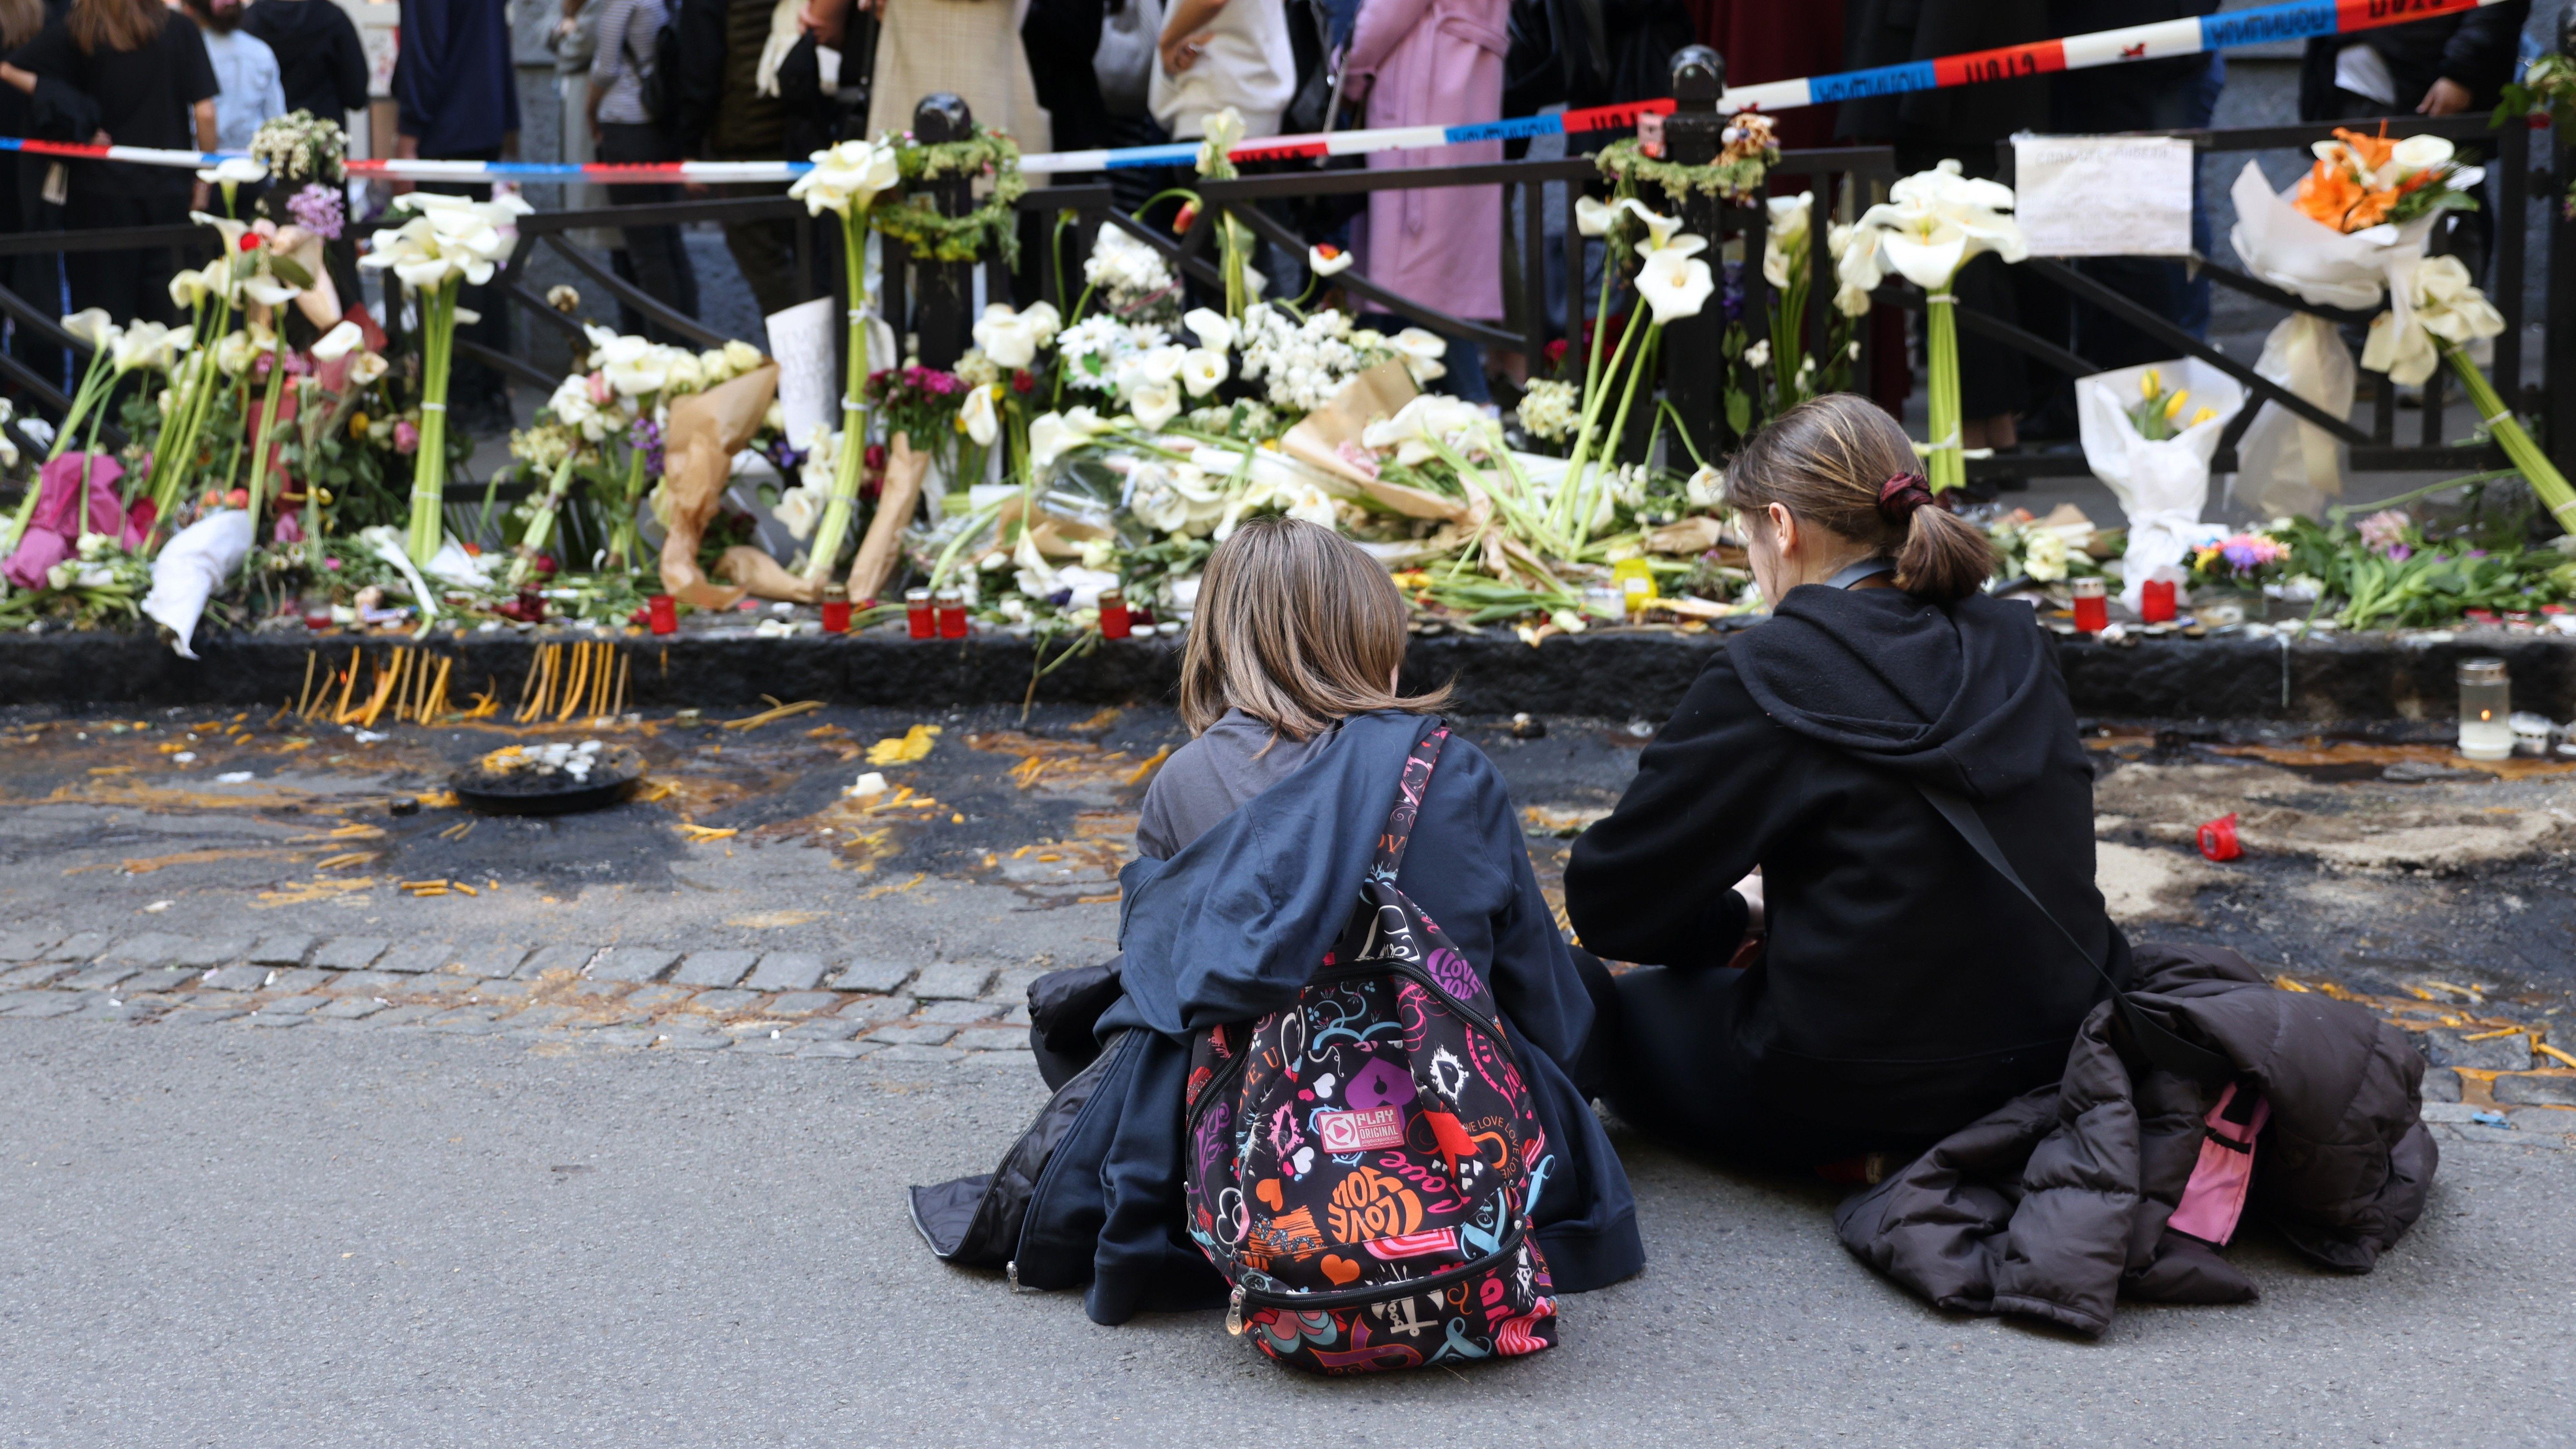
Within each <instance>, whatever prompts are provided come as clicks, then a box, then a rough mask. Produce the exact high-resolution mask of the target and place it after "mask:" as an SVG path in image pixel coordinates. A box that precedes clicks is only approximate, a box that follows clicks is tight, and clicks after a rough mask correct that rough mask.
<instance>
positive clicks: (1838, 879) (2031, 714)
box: [1565, 394, 2129, 1167]
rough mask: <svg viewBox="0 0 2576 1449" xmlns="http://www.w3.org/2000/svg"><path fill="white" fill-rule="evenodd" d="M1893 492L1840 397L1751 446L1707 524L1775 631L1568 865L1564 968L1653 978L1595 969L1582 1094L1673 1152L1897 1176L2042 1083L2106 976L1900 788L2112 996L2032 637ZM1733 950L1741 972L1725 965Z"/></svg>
mask: <svg viewBox="0 0 2576 1449" xmlns="http://www.w3.org/2000/svg"><path fill="white" fill-rule="evenodd" d="M1916 467H1917V465H1916V463H1915V460H1914V453H1913V449H1912V446H1911V445H1910V444H1909V443H1908V442H1907V440H1906V436H1905V432H1904V430H1903V429H1902V428H1901V427H1899V426H1898V425H1897V423H1896V421H1895V420H1894V419H1893V418H1891V417H1889V416H1888V415H1887V414H1886V413H1884V412H1882V411H1880V410H1879V408H1878V407H1877V406H1876V405H1875V404H1873V403H1871V402H1869V401H1868V400H1866V399H1864V398H1860V397H1856V396H1853V395H1851V394H1834V395H1831V396H1827V397H1823V398H1819V399H1816V400H1815V401H1812V402H1808V403H1803V404H1800V405H1799V406H1798V407H1795V408H1792V409H1790V410H1789V411H1788V412H1786V413H1784V414H1782V415H1781V416H1780V418H1779V419H1778V420H1776V421H1775V422H1773V423H1772V424H1771V425H1770V426H1768V427H1766V428H1764V429H1763V430H1762V431H1761V432H1759V433H1757V434H1755V435H1754V436H1753V438H1752V439H1750V440H1749V441H1748V442H1747V443H1746V444H1745V447H1744V450H1743V452H1741V453H1740V454H1738V455H1737V456H1736V458H1735V459H1734V461H1733V463H1732V464H1731V466H1730V467H1729V469H1728V474H1727V494H1728V501H1729V504H1730V505H1731V506H1732V507H1733V508H1734V509H1735V511H1736V514H1737V517H1738V518H1739V519H1741V520H1742V524H1741V526H1742V527H1743V528H1744V529H1745V530H1746V535H1747V537H1748V539H1749V540H1750V551H1751V554H1752V564H1753V572H1754V577H1755V579H1756V581H1757V582H1758V583H1759V584H1760V585H1761V587H1762V591H1763V593H1764V594H1765V595H1766V596H1767V597H1769V598H1770V599H1771V600H1772V603H1773V616H1772V618H1771V619H1770V620H1769V621H1768V622H1766V623H1764V624H1762V625H1760V626H1758V627H1756V628H1753V629H1750V630H1747V631H1745V632H1744V633H1741V634H1737V635H1735V636H1733V637H1732V638H1731V639H1730V640H1729V641H1728V643H1727V646H1726V648H1725V650H1724V651H1723V652H1721V653H1720V654H1719V655H1718V656H1717V657H1716V658H1715V659H1713V660H1711V661H1710V663H1709V665H1708V667H1707V668H1706V669H1705V670H1703V671H1702V672H1701V674H1700V676H1699V679H1698V680H1697V681H1696V682H1695V683H1693V685H1692V686H1691V689H1690V692H1689V694H1688V695H1686V696H1685V697H1684V698H1683V700H1682V704H1681V707H1680V708H1679V709H1678V710H1676V711H1674V713H1673V717H1672V719H1671V721H1670V722H1669V723H1667V724H1666V725H1665V727H1664V730H1663V733H1662V734H1661V735H1660V736H1659V737H1658V738H1657V739H1656V741H1655V743H1654V744H1652V745H1650V746H1648V747H1647V749H1646V751H1645V753H1644V755H1643V757H1642V758H1641V759H1640V761H1639V765H1638V771H1637V776H1636V779H1635V781H1634V782H1633V783H1631V784H1630V786H1629V787H1628V791H1627V793H1626V795H1625V796H1624V797H1623V798H1622V799H1621V800H1620V802H1619V805H1618V808H1617V809H1615V810H1614V811H1612V812H1611V814H1610V815H1609V816H1608V818H1606V819H1604V820H1602V821H1601V822H1600V823H1598V824H1596V825H1594V826H1593V827H1592V828H1591V829H1590V830H1588V831H1586V832H1585V833H1584V834H1583V836H1582V837H1581V838H1580V839H1579V840H1577V841H1576V842H1575V846H1574V853H1573V858H1572V860H1571V861H1570V863H1569V864H1568V865H1567V867H1566V872H1565V904H1566V910H1567V913H1568V915H1569V916H1570V917H1571V919H1572V922H1573V926H1574V929H1575V931H1576V933H1577V936H1578V937H1579V939H1580V940H1581V941H1582V943H1583V946H1584V947H1585V949H1586V950H1588V951H1590V952H1593V953H1597V954H1598V955H1600V956H1603V957H1610V958H1615V959H1621V960H1628V961H1638V962H1651V963H1654V964H1652V965H1649V966H1645V967H1641V968H1639V969H1636V970H1632V971H1629V972H1627V973H1626V974H1624V975H1621V976H1618V977H1616V978H1615V979H1614V978H1612V977H1611V976H1610V975H1609V974H1608V973H1607V972H1606V971H1603V970H1600V969H1598V968H1597V967H1596V968H1594V969H1592V970H1590V971H1588V972H1587V983H1588V985H1589V986H1590V987H1591V989H1592V990H1593V993H1594V996H1595V999H1596V1002H1597V1003H1598V1006H1599V1009H1598V1012H1597V1020H1598V1022H1599V1024H1598V1025H1596V1026H1595V1028H1594V1031H1595V1038H1594V1040H1593V1041H1592V1042H1591V1043H1590V1044H1588V1045H1587V1047H1586V1050H1585V1057H1584V1060H1585V1062H1586V1064H1587V1070H1589V1069H1590V1068H1591V1067H1592V1066H1593V1065H1594V1064H1598V1066H1599V1067H1600V1068H1602V1069H1603V1074H1604V1075H1606V1077H1607V1078H1608V1080H1607V1082H1606V1084H1605V1085H1606V1090H1605V1092H1604V1095H1605V1096H1606V1097H1607V1098H1608V1099H1609V1101H1610V1103H1611V1105H1612V1106H1613V1107H1614V1108H1615V1109H1616V1110H1617V1111H1618V1113H1619V1115H1620V1116H1621V1117H1623V1118H1625V1119H1626V1120H1628V1121H1629V1122H1631V1123H1633V1124H1635V1125H1636V1126H1638V1127H1640V1128H1642V1129H1644V1130H1646V1131H1648V1132H1650V1133H1653V1134H1655V1135H1657V1136H1660V1137H1662V1138H1664V1139H1666V1140H1668V1141H1670V1142H1673V1143H1675V1144H1677V1145H1679V1146H1682V1147H1684V1148H1686V1149H1690V1150H1695V1151H1700V1152H1705V1153H1709V1154H1713V1155H1716V1156H1720V1157H1727V1158H1734V1159H1739V1160H1745V1161H1750V1162H1754V1163H1759V1164H1765V1165H1775V1166H1786V1167H1813V1166H1817V1165H1820V1164H1824V1163H1829V1162H1836V1161H1839V1160H1842V1159H1846V1158H1849V1157H1852V1156H1855V1155H1859V1154H1863V1153H1870V1152H1890V1153H1895V1152H1910V1151H1912V1150H1916V1149H1919V1148H1920V1147H1922V1146H1925V1145H1928V1144H1929V1143H1930V1142H1931V1141H1932V1140H1934V1139H1936V1138H1938V1137H1940V1136H1941V1135H1943V1134H1945V1133H1948V1132H1950V1131H1953V1130H1955V1129H1957V1128H1958V1127H1960V1126H1962V1125H1964V1124H1965V1123H1967V1122H1970V1121H1972V1120H1974V1119H1975V1118H1977V1117H1978V1116H1980V1115H1982V1114H1984V1113H1985V1112H1987V1111H1989V1110H1991V1109H1992V1108H1994V1107H1995V1106H1997V1105H1998V1104H2000V1103H2002V1102H2003V1101H2005V1100H2006V1099H2008V1098H2010V1097H2012V1096H2014V1095H2016V1094H2018V1093H2020V1092H2024V1091H2027V1090H2029V1089H2030V1088H2032V1087H2034V1086H2038V1085H2040V1084H2042V1083H2045V1082H2050V1081H2054V1080H2056V1078H2057V1075H2058V1073H2060V1072H2061V1071H2063V1070H2064V1069H2065V1065H2066V1054H2067V1049H2068V1046H2069V1044H2070V1043H2071V1042H2072V1041H2073V1039H2074V1036H2075V1033H2076V1029H2077V1027H2078V1025H2079V1024H2080V1023H2081V1022H2082V1020H2083V1019H2084V1016H2085V1013H2086V1012H2087V1011H2089V1010H2090V1009H2091V1008H2092V1006H2093V1005H2094V1003H2095V1002H2096V1001H2097V1000H2099V999H2100V997H2101V996H2102V995H2103V988H2102V985H2101V978H2100V977H2099V976H2097V975H2096V974H2095V972H2094V971H2093V970H2092V968H2090V967H2088V966H2087V965H2086V964H2085V963H2084V962H2082V961H2079V960H2077V959H2075V955H2074V950H2073V948H2072V947H2070V946H2069V945H2068V944H2067V942H2066V940H2065V939H2064V938H2063V937H2061V936H2060V935H2059V934H2058V932H2057V931H2056V930H2055V929H2054V928H2052V927H2051V926H2050V925H2049V924H2048V922H2047V921H2046V920H2045V919H2043V918H2042V917H2041V916H2040V914H2039V912H2038V911H2036V910H2034V909H2033V908H2032V906H2031V903H2030V901H2029V900H2028V899H2026V898H2024V897H2023V896H2022V895H2021V894H2020V893H2019V892H2017V891H2016V890H2015V889H2014V888H2013V887H2012V885H2010V884H2009V883H2008V882H2006V881H2005V880H2004V879H2003V878H2002V877H2001V876H2000V875H1999V874H1997V873H1996V872H1995V871H1993V870H1992V869H1991V868H1990V867H1989V866H1987V865H1986V864H1985V863H1984V861H1982V860H1981V859H1979V858H1978V856H1977V855H1975V854H1974V853H1973V852H1972V850H1971V849H1970V847H1969V846H1968V844H1967V843H1966V841H1965V840H1964V839H1963V838H1962V837H1961V836H1960V835H1959V834H1958V833H1957V832H1956V831H1955V829H1954V828H1953V827H1952V826H1951V825H1950V824H1949V822H1948V821H1947V820H1945V819H1944V818H1943V817H1942V816H1941V815H1940V814H1939V813H1938V811H1937V810H1936V809H1935V807H1934V806H1933V804H1932V802H1931V800H1930V799H1929V798H1928V797H1927V796H1926V795H1925V794H1924V793H1923V792H1922V789H1921V788H1919V787H1921V786H1929V787H1932V788H1934V789H1939V790H1947V791H1949V792H1951V793H1953V794H1955V795H1958V796H1963V797H1965V798H1966V799H1967V800H1968V801H1969V802H1971V803H1972V804H1973V805H1974V806H1975V808H1976V809H1977V810H1978V811H1979V813H1980V814H1981V815H1982V816H1983V817H1984V819H1985V821H1986V822H1987V824H1988V828H1989V829H1990V830H1991V831H1992V833H1993V834H1994V836H1995V838H1996V839H1997V840H1998V841H1999V842H2001V845H2002V848H2003V850H2004V853H2005V855H2006V857H2007V858H2008V859H2009V860H2010V861H2011V862H2012V863H2013V865H2014V866H2015V868H2016V869H2018V870H2019V871H2020V872H2021V875H2022V878H2023V879H2024V880H2025V881H2027V882H2028V883H2029V885H2030V887H2031V889H2032V890H2033V891H2034V892H2035V893H2036V894H2037V896H2038V897H2039V899H2041V900H2043V901H2045V902H2046V903H2047V909H2048V912H2049V914H2050V915H2053V916H2055V917H2056V919H2057V920H2058V921H2059V922H2061V923H2063V924H2064V926H2065V927H2066V929H2067V930H2068V931H2070V932H2072V933H2073V934H2074V935H2075V936H2076V937H2077V938H2078V939H2079V940H2080V941H2081V942H2082V944H2083V946H2084V948H2085V949H2086V950H2087V951H2089V952H2091V953H2092V955H2093V959H2094V960H2095V961H2097V962H2102V963H2104V966H2105V969H2107V971H2108V972H2109V973H2110V975H2111V976H2112V977H2114V978H2120V979H2125V977H2126V974H2127V972H2128V970H2129V956H2128V945H2127V942H2126V941H2124V940H2123V939H2122V938H2121V935H2120V933H2119V931H2118V929H2117V928H2115V927H2114V926H2113V925H2112V924H2111V921H2110V918H2109V916H2108V915H2107V913H2106V912H2105V910H2104V908H2103V904H2102V896H2101V893H2100V892H2099V891H2098V890H2096V889H2095V887H2094V884H2093V773H2092V768H2091V766H2090V764H2089V763H2088V762H2087V760H2086V757H2085V753H2084V749H2083V746H2082V745H2081V744H2080V743H2079V742H2078V740H2077V738H2076V732H2075V715H2074V711H2073V709H2072V708H2071V707H2070V706H2069V705H2068V703H2067V698H2066V688H2065V684H2064V681H2063V680H2061V679H2060V678H2059V676H2058V672H2057V665H2056V661H2055V655H2054V653H2053V651H2052V650H2051V648H2050V643H2049V640H2048V637H2047V636H2046V635H2045V634H2043V633H2042V632H2041V631H2040V629H2039V626H2038V625H2037V624H2036V623H2035V622H2034V621H2033V619H2032V617H2031V613H2030V610H2029V609H2028V608H2027V606H2025V605H2022V604H2019V603H2012V602H2007V601H2004V600H1999V599H1995V598H1992V597H1989V596H1987V595H1985V594H1983V593H1981V592H1979V587H1980V585H1982V584H1983V582H1984V581H1985V579H1986V578H1987V576H1988V575H1989V573H1990V572H1991V571H1992V569H1993V566H1994V557H1993V551H1992V549H1991V548H1990V546H1989V545H1988V544H1987V542H1986V539H1985V536H1984V534H1983V533H1982V532H1981V531H1979V530H1978V529H1976V528H1975V527H1974V526H1972V525H1970V524H1968V523H1967V522H1965V521H1963V520H1961V519H1959V518H1957V517H1955V516H1954V515H1952V514H1950V513H1948V512H1946V511H1944V510H1943V509H1942V508H1941V507H1939V506H1938V505H1937V504H1936V503H1935V502H1934V501H1933V500H1932V497H1931V495H1930V493H1929V492H1928V491H1927V490H1926V487H1925V485H1924V482H1923V480H1922V478H1921V476H1920V475H1919V474H1918V473H1916V472H1915V469H1916ZM1757 871H1758V874H1756V873H1755V872H1757ZM1749 929H1763V930H1765V932H1766V934H1765V936H1764V939H1763V945H1762V952H1761V954H1760V956H1759V957H1758V958H1757V959H1756V960H1755V961H1754V962H1753V964H1751V965H1749V966H1746V967H1744V968H1742V969H1731V968H1730V966H1729V962H1730V960H1731V958H1733V957H1734V956H1735V955H1736V953H1737V950H1738V947H1739V946H1740V945H1742V944H1743V942H1744V940H1745V936H1746V933H1747V931H1748V930H1749ZM1604 1032H1607V1033H1608V1035H1607V1036H1603V1035H1601V1034H1602V1033H1604Z"/></svg>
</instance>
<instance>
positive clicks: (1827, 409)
mask: <svg viewBox="0 0 2576 1449" xmlns="http://www.w3.org/2000/svg"><path fill="white" fill-rule="evenodd" d="M1921 466H1922V465H1921V464H1920V463H1918V462H1916V461H1915V457H1914V445H1913V443H1912V442H1910V441H1909V440H1908V439H1907V438H1906V436H1905V429H1903V428H1902V427H1899V426H1898V425H1897V422H1896V419H1894V418H1892V417H1889V416H1888V415H1887V412H1886V410H1885V409H1883V408H1881V407H1880V406H1879V405H1878V404H1876V403H1874V402H1871V401H1870V400H1869V399H1867V398H1865V397H1859V396H1856V395H1854V394H1852V393H1847V392H1837V393H1827V394H1826V395H1825V396H1823V397H1820V398H1814V399H1811V400H1810V401H1807V402H1802V403H1800V404H1798V405H1797V406H1796V407H1793V408H1791V409H1789V410H1788V411H1787V412H1785V413H1782V414H1781V415H1780V416H1778V417H1776V418H1774V419H1772V420H1771V422H1770V423H1769V425H1767V426H1765V427H1764V428H1763V429H1762V430H1761V431H1760V432H1757V433H1755V434H1754V435H1753V436H1752V437H1750V438H1747V439H1746V440H1745V442H1744V449H1743V451H1742V452H1739V453H1737V454H1736V455H1735V457H1734V458H1733V459H1732V460H1731V461H1730V462H1729V463H1728V464H1727V469H1726V501H1727V505H1728V506H1729V507H1731V508H1734V509H1735V510H1737V511H1738V512H1740V513H1744V514H1748V515H1751V514H1759V513H1761V512H1762V511H1763V510H1764V509H1766V508H1769V507H1770V506H1771V505H1772V504H1774V503H1778V504H1781V505H1783V506H1785V507H1786V508H1787V509H1788V510H1789V511H1790V512H1791V513H1793V514H1795V515H1797V516H1798V517H1799V518H1802V519H1805V520H1806V521H1807V522H1809V523H1811V524H1814V525H1815V526H1817V527H1819V528H1822V529H1824V530H1825V531H1826V532H1827V533H1830V534H1833V535H1835V536H1837V537H1839V538H1844V539H1848V540H1850V541H1851V542H1853V543H1855V544H1858V545H1860V546H1861V547H1863V548H1866V549H1869V550H1871V551H1872V552H1874V553H1876V554H1878V555H1881V556H1883V557H1887V558H1892V559H1894V560H1896V586H1897V587H1898V588H1900V589H1903V590H1904V591H1905V592H1907V593H1909V594H1913V595H1915V596H1917V597H1919V598H1925V599H1930V600H1932V601H1934V602H1936V603H1944V604H1947V603H1953V602H1956V601H1957V600H1960V599H1964V598H1966V597H1967V596H1968V595H1970V594H1973V593H1975V592H1976V591H1977V590H1979V589H1981V588H1983V587H1984V586H1985V582H1986V580H1987V579H1988V578H1990V577H1992V576H1993V574H1994V571H1995V548H1994V545H1993V544H1992V543H1991V542H1989V541H1988V540H1987V538H1986V535H1985V533H1984V531H1983V530H1981V529H1979V528H1978V527H1977V526H1976V525H1975V524H1972V523H1970V522H1968V521H1967V520H1966V519H1964V518H1961V517H1959V516H1958V515H1957V514H1954V513H1952V512H1950V511H1949V510H1948V509H1946V508H1941V507H1936V506H1929V505H1919V504H1915V503H1911V502H1909V501H1908V500H1904V499H1900V500H1898V501H1894V502H1883V501H1882V498H1883V496H1884V495H1885V493H1886V492H1887V491H1888V489H1887V485H1888V481H1889V480H1890V479H1893V478H1898V477H1903V476H1905V475H1908V474H1913V473H1916V472H1918V471H1919V470H1920V468H1921ZM1907 491H1909V492H1910V490H1907ZM1775 602H1776V601H1775Z"/></svg>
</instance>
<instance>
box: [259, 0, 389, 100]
mask: <svg viewBox="0 0 2576 1449" xmlns="http://www.w3.org/2000/svg"><path fill="white" fill-rule="evenodd" d="M242 31H243V33H245V34H248V35H253V36H256V37H258V38H259V39H261V40H264V41H266V42H268V48H269V49H271V50H273V51H276V52H277V79H278V85H279V86H280V87H281V88H283V89H284V90H285V92H286V109H287V110H288V111H290V112H292V111H310V112H312V113H313V114H314V115H316V116H319V117H321V118H322V119H324V120H326V121H337V122H339V123H340V124H341V125H344V126H345V125H347V124H348V123H349V113H350V112H351V111H363V110H365V109H366V108H367V47H366V45H365V44H364V43H363V42H362V41H360V40H359V39H358V27H357V25H356V24H355V23H354V22H352V21H351V20H350V19H349V12H348V11H346V10H343V9H341V8H340V7H339V6H338V5H337V4H335V3H332V0H258V3H257V4H255V5H253V6H251V7H250V9H249V10H248V11H247V12H245V13H244V14H243V16H242Z"/></svg>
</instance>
